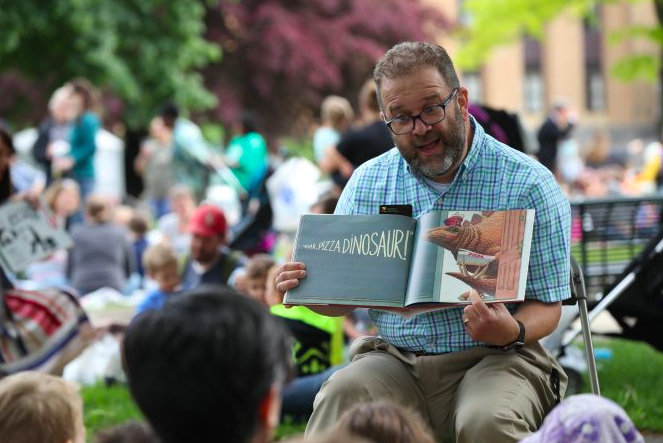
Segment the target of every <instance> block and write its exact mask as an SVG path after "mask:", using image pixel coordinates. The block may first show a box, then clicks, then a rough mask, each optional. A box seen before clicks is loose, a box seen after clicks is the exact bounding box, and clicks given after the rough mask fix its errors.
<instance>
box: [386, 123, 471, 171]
mask: <svg viewBox="0 0 663 443" xmlns="http://www.w3.org/2000/svg"><path fill="white" fill-rule="evenodd" d="M455 115H456V117H455V119H454V121H453V122H451V123H452V124H451V125H449V126H448V127H447V130H446V131H444V132H438V131H434V132H433V131H431V132H430V133H429V134H427V135H426V137H425V138H423V139H419V140H418V139H416V138H415V139H414V140H413V143H412V145H410V146H409V147H408V148H407V149H404V148H403V147H401V146H399V144H398V142H397V141H396V140H394V141H395V142H396V146H397V147H398V150H399V151H400V153H401V155H402V156H403V158H404V159H405V161H407V162H408V164H409V165H410V168H411V169H412V170H413V172H416V173H417V174H420V175H423V176H425V177H428V178H431V179H434V178H436V177H441V176H443V175H445V174H447V173H448V172H449V171H450V170H451V168H453V167H454V166H455V165H457V164H458V163H459V162H460V160H461V159H462V157H463V154H464V150H465V142H466V139H467V133H466V131H465V122H464V121H463V119H462V118H461V116H460V113H459V112H457V113H456V114H455ZM394 139H395V137H394ZM432 140H439V141H441V142H442V146H443V148H444V151H443V156H444V157H443V158H441V159H440V158H439V157H436V158H431V157H428V158H425V157H422V156H420V155H419V153H418V152H417V148H416V147H415V146H423V145H425V144H426V143H427V142H431V141H432ZM436 149H439V146H436ZM440 161H441V164H440Z"/></svg>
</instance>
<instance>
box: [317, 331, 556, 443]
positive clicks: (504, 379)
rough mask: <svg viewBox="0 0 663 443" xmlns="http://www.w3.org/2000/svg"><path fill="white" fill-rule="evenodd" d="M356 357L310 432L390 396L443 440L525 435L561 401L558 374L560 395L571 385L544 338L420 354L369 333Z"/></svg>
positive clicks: (325, 398) (333, 382)
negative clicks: (514, 346) (507, 348)
mask: <svg viewBox="0 0 663 443" xmlns="http://www.w3.org/2000/svg"><path fill="white" fill-rule="evenodd" d="M350 357H351V359H352V362H351V363H350V364H349V365H348V366H347V367H345V368H343V369H341V370H340V371H338V372H336V373H335V374H334V375H333V376H332V377H331V378H330V379H329V380H328V381H327V382H326V383H325V384H324V385H323V386H322V389H321V390H320V392H319V393H318V395H317V396H316V398H315V402H314V406H313V407H314V410H313V415H312V416H311V419H310V421H309V422H308V426H307V428H306V435H307V436H308V435H311V434H314V433H317V432H320V431H324V430H327V429H329V428H330V427H332V426H333V425H334V424H335V423H336V421H337V420H338V418H339V417H340V416H341V415H342V414H343V413H344V412H345V411H347V410H348V409H350V408H352V407H353V406H354V405H356V404H357V403H361V402H366V401H371V400H378V399H389V400H392V401H394V402H396V403H399V404H401V405H405V406H407V407H409V408H410V409H412V410H414V411H417V412H418V413H419V414H420V415H421V416H422V417H423V418H424V419H425V420H426V419H427V420H428V422H429V425H430V427H431V428H432V429H433V431H434V432H435V434H436V437H437V439H438V440H441V441H457V442H460V443H476V442H479V443H481V442H490V443H501V442H517V441H519V440H521V439H523V438H524V437H526V436H527V435H529V434H530V433H532V432H534V431H535V430H536V429H537V428H538V427H539V425H540V424H541V422H542V421H543V418H544V417H545V415H546V414H547V413H548V412H549V411H550V410H551V409H552V408H553V407H554V406H555V404H556V403H557V393H556V392H555V390H554V388H553V383H554V380H553V379H554V378H555V376H553V375H552V374H553V373H555V372H556V373H557V374H558V379H559V394H560V395H561V396H563V395H564V392H565V391H566V383H567V377H566V374H564V371H563V370H562V369H561V367H560V366H559V364H558V363H557V362H556V361H555V360H554V359H553V358H552V357H551V356H550V354H548V352H547V351H546V350H545V349H543V347H542V346H541V345H540V344H539V343H538V342H535V343H530V344H527V345H526V346H525V347H523V348H521V349H520V350H518V351H517V352H513V351H511V352H507V353H504V352H502V351H500V350H498V349H489V348H484V347H477V348H473V349H470V350H467V351H462V352H453V353H449V354H440V355H429V356H416V355H414V354H413V353H411V352H407V351H400V350H399V349H398V348H396V347H395V346H392V345H390V344H389V343H387V342H385V341H384V340H381V339H379V338H375V337H363V338H361V339H358V340H357V341H356V342H355V343H354V344H353V346H352V349H351V350H350ZM554 370H556V371H554Z"/></svg>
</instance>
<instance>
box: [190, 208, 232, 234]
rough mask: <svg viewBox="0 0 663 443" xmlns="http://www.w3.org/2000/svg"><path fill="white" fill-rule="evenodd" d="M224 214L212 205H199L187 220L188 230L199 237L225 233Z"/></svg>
mask: <svg viewBox="0 0 663 443" xmlns="http://www.w3.org/2000/svg"><path fill="white" fill-rule="evenodd" d="M226 228H227V224H226V216H225V215H223V211H222V210H221V209H220V208H219V207H218V206H214V205H200V206H198V207H197V208H196V212H194V213H193V217H191V221H190V222H189V232H191V233H192V234H194V235H200V236H201V237H212V236H214V235H219V234H224V235H225V233H226Z"/></svg>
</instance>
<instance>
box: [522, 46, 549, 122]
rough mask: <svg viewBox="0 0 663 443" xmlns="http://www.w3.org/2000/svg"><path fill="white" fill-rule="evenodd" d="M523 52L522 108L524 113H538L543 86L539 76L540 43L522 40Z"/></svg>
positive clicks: (540, 106) (542, 96) (541, 108)
mask: <svg viewBox="0 0 663 443" xmlns="http://www.w3.org/2000/svg"><path fill="white" fill-rule="evenodd" d="M523 42H524V44H523V50H524V51H525V84H524V86H523V88H524V90H523V98H524V100H525V103H523V107H524V109H525V111H526V112H540V111H542V110H543V108H544V97H545V85H544V83H543V78H542V76H541V43H540V42H539V41H538V40H535V39H533V38H531V37H528V36H525V37H524V38H523Z"/></svg>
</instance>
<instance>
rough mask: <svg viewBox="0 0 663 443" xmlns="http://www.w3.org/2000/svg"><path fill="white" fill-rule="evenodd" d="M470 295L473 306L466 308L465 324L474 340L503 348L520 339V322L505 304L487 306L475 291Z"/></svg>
mask: <svg viewBox="0 0 663 443" xmlns="http://www.w3.org/2000/svg"><path fill="white" fill-rule="evenodd" d="M469 295H470V301H471V302H472V304H471V305H467V306H466V307H465V311H464V315H463V323H464V324H465V327H466V328H467V332H469V334H470V336H471V337H472V338H473V339H474V340H476V341H480V342H483V343H490V344H493V345H497V346H503V345H506V344H508V343H511V342H512V341H514V340H515V339H517V338H518V334H519V333H520V328H519V327H518V322H516V319H515V318H513V316H512V315H511V313H510V312H509V311H508V310H507V308H506V306H504V303H490V304H486V303H485V302H484V301H483V300H482V299H481V297H479V294H478V293H477V291H475V290H474V289H472V290H471V291H470V294H469Z"/></svg>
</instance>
